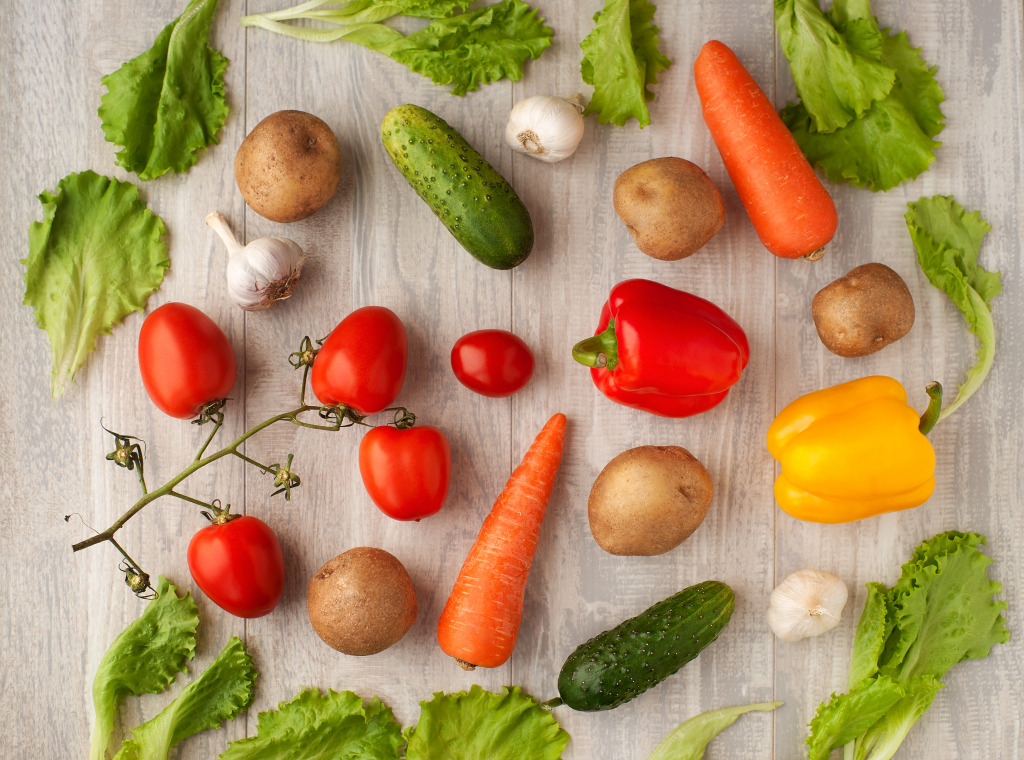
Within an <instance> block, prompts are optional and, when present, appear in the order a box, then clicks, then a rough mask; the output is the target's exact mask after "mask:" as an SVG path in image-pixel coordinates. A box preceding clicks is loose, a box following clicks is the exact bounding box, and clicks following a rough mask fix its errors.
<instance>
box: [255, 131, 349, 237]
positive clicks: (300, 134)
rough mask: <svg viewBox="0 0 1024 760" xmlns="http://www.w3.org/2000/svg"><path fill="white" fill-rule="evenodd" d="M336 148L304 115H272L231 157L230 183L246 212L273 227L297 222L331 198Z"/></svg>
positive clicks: (338, 163) (338, 168)
mask: <svg viewBox="0 0 1024 760" xmlns="http://www.w3.org/2000/svg"><path fill="white" fill-rule="evenodd" d="M340 179H341V149H340V148H339V147H338V139H337V138H336V137H335V136H334V132H332V131H331V128H330V127H329V126H327V124H325V123H324V122H323V121H322V120H321V119H319V118H317V117H316V116H314V115H313V114H311V113H306V112H305V111H278V112H277V113H272V114H270V116H268V117H267V118H265V119H264V120H263V121H261V122H260V123H259V124H257V125H256V126H255V127H254V128H253V130H252V132H250V133H249V134H248V136H247V137H246V138H245V140H243V141H242V144H241V146H240V147H239V148H238V153H236V154H235V182H236V183H237V184H238V189H239V190H240V191H241V192H242V197H243V198H245V202H246V203H248V204H249V207H250V208H251V209H252V210H253V211H255V212H256V213H257V214H259V215H260V216H262V217H264V218H266V219H270V220H271V221H273V222H297V221H299V220H300V219H305V218H306V217H307V216H309V215H310V214H312V213H314V212H316V211H319V210H320V209H321V208H323V207H324V206H325V205H326V204H327V202H328V201H329V200H330V199H331V198H333V197H334V193H335V192H336V191H337V189H338V181H339V180H340Z"/></svg>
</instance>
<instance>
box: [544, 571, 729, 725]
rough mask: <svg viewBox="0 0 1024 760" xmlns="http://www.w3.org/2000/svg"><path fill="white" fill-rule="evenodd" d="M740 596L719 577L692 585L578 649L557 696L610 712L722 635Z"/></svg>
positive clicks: (581, 706)
mask: <svg viewBox="0 0 1024 760" xmlns="http://www.w3.org/2000/svg"><path fill="white" fill-rule="evenodd" d="M734 604H735V596H734V595H733V592H732V589H731V588H729V587H728V586H727V585H725V584H724V583H721V582H719V581H705V582H704V583H698V584H697V585H696V586H690V587H689V588H685V589H683V590H682V591H680V592H679V593H678V594H675V595H674V596H670V597H669V598H668V599H663V600H662V601H660V602H658V603H657V604H655V605H653V606H651V607H649V608H647V609H646V610H644V611H643V612H641V613H640V614H639V615H637V616H636V617H633V618H630V619H629V620H626V621H624V622H622V623H619V625H617V626H615V627H614V628H612V629H611V630H608V631H605V632H604V633H599V634H598V635H597V636H595V637H594V638H592V639H591V640H590V641H588V642H586V643H585V644H581V645H580V646H579V647H577V649H576V651H575V652H573V653H572V654H571V655H569V658H568V659H567V660H566V661H565V664H564V665H563V666H562V670H561V672H560V673H559V674H558V694H559V696H560V697H561V699H562V702H563V703H564V704H566V705H568V706H569V707H571V708H573V709H574V710H586V711H590V710H609V709H611V708H613V707H618V706H619V705H621V704H622V703H624V702H628V701H629V700H631V699H633V698H634V697H636V696H638V695H640V694H642V693H643V692H645V691H647V690H648V689H650V688H651V687H652V686H656V685H657V684H659V683H661V682H662V681H664V680H665V679H666V678H668V677H669V676H670V675H672V674H673V673H675V672H676V671H677V670H679V669H680V668H681V667H683V665H685V664H686V663H688V662H689V661H690V660H692V659H693V658H694V657H696V656H697V655H698V654H700V652H701V650H702V649H704V647H706V646H707V645H708V644H710V643H711V642H712V641H714V640H715V639H716V638H718V634H720V633H721V632H722V631H723V630H724V629H725V626H726V625H728V623H729V618H731V617H732V611H733V606H734Z"/></svg>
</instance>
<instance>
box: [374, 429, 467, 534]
mask: <svg viewBox="0 0 1024 760" xmlns="http://www.w3.org/2000/svg"><path fill="white" fill-rule="evenodd" d="M451 471H452V452H451V448H450V447H449V446H448V438H447V437H446V436H445V434H444V433H443V432H441V431H440V430H438V429H437V428H436V427H431V426H430V425H417V426H416V427H412V428H407V429H405V430H399V429H398V428H395V427H391V426H387V425H381V426H380V427H375V428H372V429H371V430H370V431H369V432H367V434H366V435H364V436H363V440H362V441H361V442H360V443H359V474H360V475H362V476H363V485H364V486H365V487H366V491H367V493H369V494H370V498H371V499H373V503H374V504H376V505H377V506H378V507H379V508H380V511H381V512H383V513H384V514H386V515H387V516H388V517H393V518H395V519H396V520H419V519H421V518H423V517H429V516H430V515H432V514H434V513H435V512H437V511H438V510H439V509H441V506H442V505H443V504H444V500H445V497H446V496H447V495H448V479H449V477H450V476H451Z"/></svg>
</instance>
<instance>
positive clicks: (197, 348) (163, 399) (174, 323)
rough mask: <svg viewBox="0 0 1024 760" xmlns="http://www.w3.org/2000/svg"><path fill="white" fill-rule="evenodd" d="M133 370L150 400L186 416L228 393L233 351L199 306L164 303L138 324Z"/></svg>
mask: <svg viewBox="0 0 1024 760" xmlns="http://www.w3.org/2000/svg"><path fill="white" fill-rule="evenodd" d="M139 369H140V370H141V371H142V384H143V385H144V386H145V387H146V393H148V394H149V397H150V399H152V401H153V403H154V404H156V405H157V407H158V408H159V409H160V410H161V411H163V412H165V413H166V414H169V415H170V416H171V417H177V418H179V419H183V420H187V419H190V418H192V417H195V416H196V415H197V414H199V412H200V411H201V410H202V408H203V406H205V405H206V404H208V403H209V402H211V401H216V400H217V399H222V398H224V397H225V396H227V395H228V393H230V392H231V388H232V386H234V384H235V353H234V351H232V350H231V344H230V343H228V339H227V336H226V335H224V332H223V331H222V330H221V329H220V328H219V327H217V325H216V323H215V322H214V321H213V320H212V319H210V318H209V317H208V316H206V315H205V314H203V312H201V311H199V309H197V308H195V307H194V306H189V305H188V304H184V303H168V304H164V305H163V306H161V307H160V308H158V309H156V310H154V311H153V312H152V313H151V314H150V315H149V316H148V317H146V321H145V322H143V323H142V329H141V330H140V331H139Z"/></svg>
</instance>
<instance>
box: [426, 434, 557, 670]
mask: <svg viewBox="0 0 1024 760" xmlns="http://www.w3.org/2000/svg"><path fill="white" fill-rule="evenodd" d="M564 440H565V415H564V414H556V415H555V416H554V417H552V418H551V419H550V420H548V422H547V424H546V425H545V426H544V428H543V430H541V431H540V433H539V434H538V435H537V438H536V440H534V442H533V444H532V445H531V446H530V450H529V451H527V452H526V456H525V457H523V461H522V463H521V464H520V465H519V466H518V467H517V468H516V469H515V470H514V471H513V473H512V475H511V476H510V477H509V479H508V482H507V483H506V484H505V488H504V489H503V490H502V492H501V495H500V496H498V500H497V501H495V502H494V506H493V507H492V508H491V513H490V514H489V515H488V516H487V519H486V520H484V524H483V527H482V528H480V534H479V535H478V536H477V539H476V543H474V544H473V548H472V549H471V550H470V552H469V556H468V557H466V561H465V562H464V563H463V564H462V570H460V571H459V577H458V579H457V580H456V581H455V587H454V588H453V589H452V593H451V595H450V596H449V597H448V602H447V604H445V606H444V611H443V612H442V613H441V619H440V620H439V621H438V623H437V640H438V642H439V643H440V644H441V649H442V650H443V651H444V652H445V653H446V654H449V655H451V656H452V657H454V658H455V659H456V660H457V661H458V663H459V665H461V666H462V667H463V668H465V669H466V670H472V669H473V668H475V667H477V666H478V665H479V666H481V667H485V668H496V667H498V666H499V665H501V664H503V663H504V662H505V661H506V660H507V659H508V658H509V657H510V656H511V654H512V650H513V649H514V648H515V646H516V637H517V636H518V635H519V623H520V621H521V620H522V617H523V596H524V594H525V592H526V578H527V576H528V575H529V574H530V565H532V564H533V555H534V553H535V552H536V551H537V539H538V537H539V536H540V526H541V523H542V522H543V520H544V512H545V510H546V509H547V506H548V500H549V499H550V498H551V490H552V488H554V484H555V475H556V474H557V473H558V465H559V463H560V462H561V460H562V443H563V441H564Z"/></svg>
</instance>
